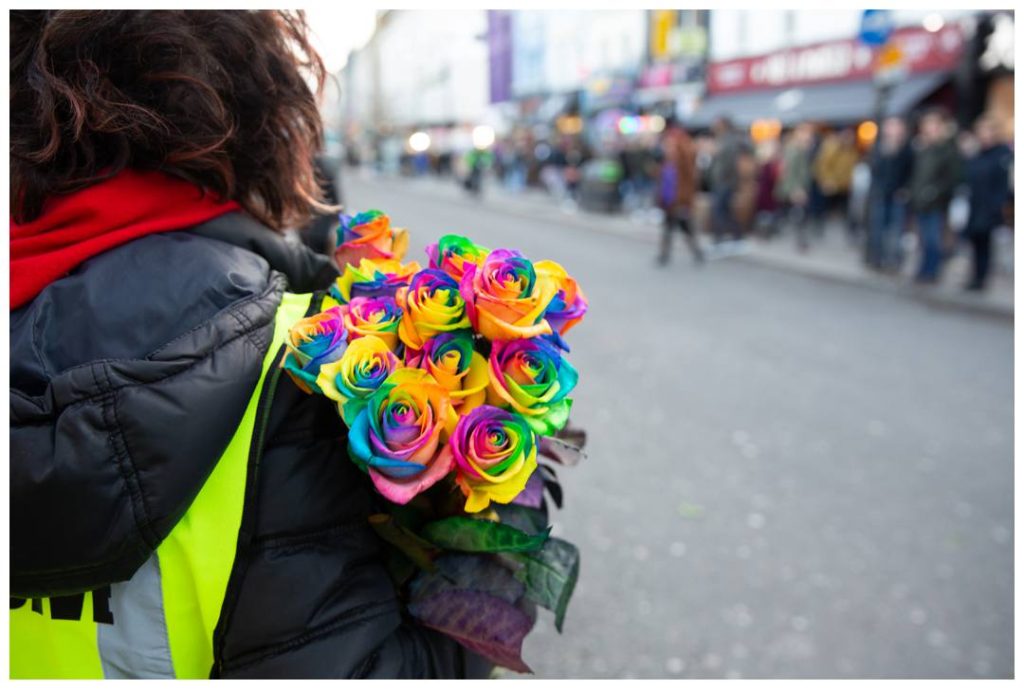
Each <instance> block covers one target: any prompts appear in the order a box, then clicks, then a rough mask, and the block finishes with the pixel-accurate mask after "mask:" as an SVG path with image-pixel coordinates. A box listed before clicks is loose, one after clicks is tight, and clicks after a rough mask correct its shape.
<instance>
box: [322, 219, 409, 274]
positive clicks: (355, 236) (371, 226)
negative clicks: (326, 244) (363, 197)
mask: <svg viewBox="0 0 1024 689" xmlns="http://www.w3.org/2000/svg"><path fill="white" fill-rule="evenodd" d="M340 219H341V224H340V225H339V226H338V231H337V232H338V242H337V245H338V248H337V249H335V251H334V259H335V261H336V262H337V263H338V266H339V267H344V266H346V265H359V263H360V262H361V261H362V260H363V259H364V258H369V259H389V258H393V259H397V260H399V261H401V260H402V257H403V256H405V251H406V249H407V248H408V246H409V233H408V232H406V231H405V230H404V229H400V228H392V227H391V218H389V217H388V216H387V215H385V214H384V213H381V212H380V211H378V210H370V211H366V212H363V213H357V214H356V215H345V214H342V215H341V216H340Z"/></svg>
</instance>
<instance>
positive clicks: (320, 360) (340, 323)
mask: <svg viewBox="0 0 1024 689" xmlns="http://www.w3.org/2000/svg"><path fill="white" fill-rule="evenodd" d="M347 341H348V334H347V333H346V331H345V323H344V316H343V314H342V312H341V309H340V308H339V307H333V308H330V309H327V310H326V311H322V312H320V313H318V314H316V315H313V316H310V317H308V318H303V319H302V320H300V321H298V322H297V323H296V324H295V325H293V326H292V327H291V329H290V330H289V331H288V336H287V338H286V339H285V345H286V347H287V354H286V355H285V358H284V362H283V366H284V369H285V371H287V372H288V374H289V375H290V376H291V377H292V379H293V380H294V381H295V384H296V385H298V386H299V388H300V389H302V390H303V391H304V392H307V393H312V392H314V391H316V392H320V389H319V387H318V386H317V383H316V379H317V376H318V375H319V373H320V368H321V366H323V365H324V364H328V363H330V362H332V361H337V360H338V359H340V358H341V356H342V354H344V352H345V347H346V343H347Z"/></svg>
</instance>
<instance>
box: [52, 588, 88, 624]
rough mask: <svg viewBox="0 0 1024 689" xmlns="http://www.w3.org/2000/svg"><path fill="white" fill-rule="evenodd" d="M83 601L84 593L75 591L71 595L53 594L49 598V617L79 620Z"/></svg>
mask: <svg viewBox="0 0 1024 689" xmlns="http://www.w3.org/2000/svg"><path fill="white" fill-rule="evenodd" d="M83 602H85V594H84V593H76V594H75V595H73V596H54V597H53V598H51V599H50V619H53V620H80V619H82V603H83Z"/></svg>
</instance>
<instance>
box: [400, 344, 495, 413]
mask: <svg viewBox="0 0 1024 689" xmlns="http://www.w3.org/2000/svg"><path fill="white" fill-rule="evenodd" d="M409 351H410V352H411V350H409ZM407 363H409V364H410V365H413V366H418V367H419V368H422V369H424V370H425V371H427V372H428V373H430V375H431V376H433V377H434V379H435V380H436V381H437V382H438V384H440V385H441V387H443V388H445V389H446V390H448V394H449V395H451V398H452V406H453V407H455V411H456V412H457V413H458V414H459V415H460V416H461V415H464V414H467V413H468V412H470V411H472V410H473V409H475V408H476V407H479V406H480V405H481V404H483V403H484V400H485V398H486V395H487V393H486V389H487V385H488V383H489V382H490V376H489V375H488V373H487V360H486V359H484V357H483V355H481V354H480V353H479V352H477V351H475V350H474V348H473V334H472V332H471V331H469V330H458V331H455V332H450V333H441V334H439V335H435V336H434V337H432V338H430V339H429V340H427V342H426V344H424V345H423V349H422V350H419V351H417V352H415V353H414V356H413V357H411V358H409V359H408V360H407Z"/></svg>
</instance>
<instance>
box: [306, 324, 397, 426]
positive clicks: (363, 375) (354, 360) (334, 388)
mask: <svg viewBox="0 0 1024 689" xmlns="http://www.w3.org/2000/svg"><path fill="white" fill-rule="evenodd" d="M400 366H401V362H400V361H399V360H398V357H396V356H395V354H394V353H393V352H392V351H391V349H390V348H389V347H388V345H387V344H386V343H385V342H384V341H383V340H382V339H380V338H379V337H377V336H375V335H367V336H365V337H360V338H359V339H356V340H353V341H352V342H351V343H350V344H349V346H348V348H347V349H346V350H345V353H344V354H343V355H342V357H341V358H340V359H338V360H337V361H334V362H331V363H329V364H325V365H324V366H322V367H320V374H319V376H317V380H316V382H317V385H318V386H319V388H320V390H321V391H322V392H323V394H324V395H325V396H326V397H328V398H329V399H332V400H334V401H335V402H337V403H338V409H339V411H340V412H341V416H342V419H344V421H345V424H346V425H348V426H351V425H352V423H353V422H354V421H355V417H356V415H357V414H358V413H359V412H360V411H361V410H362V409H363V407H365V406H366V400H367V399H368V398H369V397H370V395H372V394H373V393H374V392H376V391H377V389H378V388H380V386H381V385H383V384H384V381H385V380H387V379H388V378H389V377H390V376H391V374H392V373H394V372H395V371H396V370H398V368H399V367H400Z"/></svg>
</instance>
